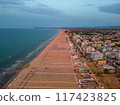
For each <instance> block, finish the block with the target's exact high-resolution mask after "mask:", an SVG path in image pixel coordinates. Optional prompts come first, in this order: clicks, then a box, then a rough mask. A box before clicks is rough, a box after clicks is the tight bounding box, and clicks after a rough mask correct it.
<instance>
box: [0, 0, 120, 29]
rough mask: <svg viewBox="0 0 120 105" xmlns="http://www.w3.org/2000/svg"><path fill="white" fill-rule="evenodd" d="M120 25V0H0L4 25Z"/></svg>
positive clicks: (0, 15)
mask: <svg viewBox="0 0 120 105" xmlns="http://www.w3.org/2000/svg"><path fill="white" fill-rule="evenodd" d="M100 26H120V0H0V28H33V27H100Z"/></svg>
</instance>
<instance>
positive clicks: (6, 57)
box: [0, 29, 59, 88]
mask: <svg viewBox="0 0 120 105" xmlns="http://www.w3.org/2000/svg"><path fill="white" fill-rule="evenodd" d="M58 33H59V30H57V29H0V88H2V87H3V86H4V85H5V84H6V83H7V82H8V81H9V80H10V79H11V78H12V77H13V76H15V75H16V73H17V72H18V71H19V70H21V69H22V68H23V67H24V66H25V65H26V64H27V63H28V62H30V61H31V60H32V59H34V58H35V57H36V56H37V55H38V54H39V53H40V52H41V51H42V50H43V49H44V48H45V46H46V45H48V44H49V43H50V41H51V40H52V39H54V38H55V36H56V35H57V34H58Z"/></svg>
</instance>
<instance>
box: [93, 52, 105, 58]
mask: <svg viewBox="0 0 120 105" xmlns="http://www.w3.org/2000/svg"><path fill="white" fill-rule="evenodd" d="M91 58H92V60H100V59H103V53H100V52H99V51H96V52H92V54H91Z"/></svg>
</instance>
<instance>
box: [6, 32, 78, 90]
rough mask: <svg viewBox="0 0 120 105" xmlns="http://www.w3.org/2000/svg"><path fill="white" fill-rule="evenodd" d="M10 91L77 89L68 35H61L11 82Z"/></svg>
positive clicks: (62, 33)
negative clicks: (67, 39)
mask: <svg viewBox="0 0 120 105" xmlns="http://www.w3.org/2000/svg"><path fill="white" fill-rule="evenodd" d="M6 88H10V89H76V88H78V86H77V78H76V74H75V73H74V70H73V65H72V60H71V54H70V50H69V44H68V42H67V41H66V35H65V34H64V32H63V31H62V30H61V31H60V33H59V34H58V35H57V36H56V37H55V38H54V39H53V40H52V41H51V42H50V43H49V44H48V45H47V46H46V48H45V49H44V50H43V51H42V52H41V53H40V54H39V55H38V56H37V57H36V58H35V59H34V60H32V61H31V62H30V63H29V64H28V65H26V66H25V67H24V68H23V70H21V72H20V73H19V74H17V75H16V77H15V78H14V79H13V80H12V81H10V82H9V84H8V85H7V86H6Z"/></svg>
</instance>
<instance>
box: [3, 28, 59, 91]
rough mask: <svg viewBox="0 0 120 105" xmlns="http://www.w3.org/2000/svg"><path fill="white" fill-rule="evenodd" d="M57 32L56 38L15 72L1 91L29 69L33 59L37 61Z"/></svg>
mask: <svg viewBox="0 0 120 105" xmlns="http://www.w3.org/2000/svg"><path fill="white" fill-rule="evenodd" d="M57 30H59V33H58V34H56V36H55V37H54V38H53V39H52V40H51V41H50V42H49V43H48V44H47V45H46V46H45V47H44V48H43V49H42V50H41V51H40V52H39V53H38V54H37V55H36V56H35V57H34V58H33V59H32V60H30V61H29V62H28V63H26V64H25V65H24V67H23V68H22V69H21V70H17V71H16V74H15V75H14V76H13V77H12V78H11V79H10V80H9V81H8V82H7V83H6V84H5V85H4V86H3V87H2V89H6V88H7V86H8V84H10V83H11V82H12V81H13V80H14V79H15V78H16V77H17V76H18V75H19V74H20V73H21V72H22V71H23V70H24V69H25V68H27V67H29V66H30V63H32V62H33V61H34V60H35V59H37V57H38V56H39V55H40V54H41V53H42V52H43V51H44V50H45V48H46V47H47V46H49V44H50V43H51V42H52V41H53V40H54V39H55V38H56V37H57V36H58V35H59V34H60V32H61V29H57Z"/></svg>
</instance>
